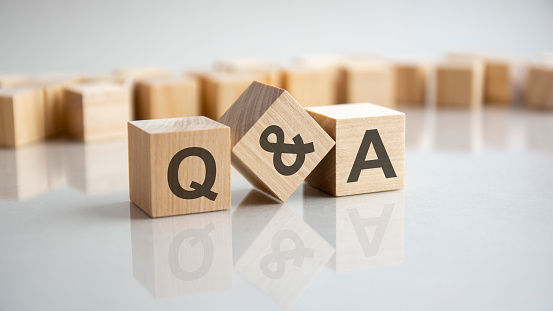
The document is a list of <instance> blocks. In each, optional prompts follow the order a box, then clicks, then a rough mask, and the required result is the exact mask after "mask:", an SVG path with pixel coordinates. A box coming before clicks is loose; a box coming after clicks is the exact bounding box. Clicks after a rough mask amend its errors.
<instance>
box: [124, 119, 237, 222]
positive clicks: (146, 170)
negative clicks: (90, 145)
mask: <svg viewBox="0 0 553 311" xmlns="http://www.w3.org/2000/svg"><path fill="white" fill-rule="evenodd" d="M128 130H129V181H130V199H131V201H132V202H134V203H135V204H136V205H138V206H139V207H140V208H141V209H143V210H144V211H145V212H146V213H148V215H150V216H152V217H162V216H172V215H179V214H190V213H199V212H208V211H216V210H224V209H229V208H230V149H231V147H230V128H229V127H227V126H225V125H222V124H220V123H218V122H215V121H213V120H210V119H208V118H205V117H188V118H173V119H158V120H144V121H132V122H129V123H128ZM189 147H201V148H204V149H206V150H208V151H209V152H210V153H211V154H212V156H213V158H214V159H215V163H216V179H215V183H214V185H213V187H212V188H211V190H212V191H214V192H216V193H217V197H216V199H215V200H214V201H212V200H209V199H208V198H206V197H203V196H202V197H199V198H196V199H182V198H180V197H178V196H176V195H175V194H174V193H173V192H172V191H171V189H170V187H169V183H168V179H167V174H168V172H167V171H168V168H169V163H170V161H171V159H172V158H173V157H174V156H175V154H177V152H179V151H181V150H183V149H186V148H189ZM205 175H206V167H205V165H204V162H203V160H202V159H200V158H199V157H196V156H191V157H188V158H185V159H184V160H183V161H182V163H181V164H180V166H179V170H178V176H179V178H178V179H179V182H180V184H181V186H182V187H183V188H184V189H188V190H190V191H192V190H191V189H190V187H189V185H190V183H191V182H193V181H195V182H197V183H200V184H202V181H203V180H204V178H205Z"/></svg>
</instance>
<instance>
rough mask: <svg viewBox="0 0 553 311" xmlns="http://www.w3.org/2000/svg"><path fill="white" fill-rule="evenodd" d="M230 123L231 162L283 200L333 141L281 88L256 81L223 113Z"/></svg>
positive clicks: (256, 183) (249, 177)
mask: <svg viewBox="0 0 553 311" xmlns="http://www.w3.org/2000/svg"><path fill="white" fill-rule="evenodd" d="M219 122H221V123H223V124H226V125H228V126H230V128H231V129H232V146H233V148H232V164H233V165H234V167H235V168H236V169H237V170H238V171H240V172H241V173H242V175H244V177H245V178H246V179H247V180H248V181H249V182H250V183H251V184H252V185H253V186H255V187H257V188H259V189H261V190H263V191H265V192H267V193H268V194H270V195H272V196H274V197H276V198H277V199H279V200H281V201H285V200H286V199H287V198H288V197H289V196H290V195H291V194H292V192H294V190H296V188H297V187H298V186H299V185H300V183H301V182H302V181H303V180H304V179H305V177H307V175H308V174H309V173H310V172H311V171H312V170H313V169H314V168H315V166H316V165H317V164H318V163H319V162H320V161H321V160H322V158H323V157H324V156H325V155H326V154H327V152H328V151H329V150H330V149H331V148H332V146H334V141H333V140H332V138H330V137H329V136H328V135H327V134H326V133H325V132H324V130H323V129H322V128H321V127H320V126H319V125H318V124H317V122H315V120H313V118H311V117H310V116H309V115H308V114H307V113H306V112H305V110H304V109H303V108H302V107H301V106H300V105H299V104H298V102H296V100H295V99H294V98H293V97H292V96H290V94H289V93H288V92H287V91H285V90H283V89H279V88H275V87H271V86H268V85H265V84H262V83H259V82H254V83H252V84H251V85H250V86H249V87H248V89H247V90H246V91H245V92H244V93H243V94H242V95H240V97H239V98H238V100H236V102H235V103H234V104H233V105H232V107H230V109H229V110H228V111H227V112H226V113H225V114H224V115H223V116H222V117H221V119H220V120H219Z"/></svg>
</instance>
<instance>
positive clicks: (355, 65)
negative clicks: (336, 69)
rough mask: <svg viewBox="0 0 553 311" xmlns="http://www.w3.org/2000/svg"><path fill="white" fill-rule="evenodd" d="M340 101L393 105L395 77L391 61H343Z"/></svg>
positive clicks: (394, 101)
mask: <svg viewBox="0 0 553 311" xmlns="http://www.w3.org/2000/svg"><path fill="white" fill-rule="evenodd" d="M342 77H343V79H344V84H345V85H344V89H343V92H344V95H343V96H341V97H342V98H343V101H342V103H366V102H369V103H373V104H377V105H381V106H385V107H394V106H395V103H396V100H395V77H394V69H393V66H392V64H391V63H389V62H387V61H382V60H350V61H347V62H344V65H343V72H342Z"/></svg>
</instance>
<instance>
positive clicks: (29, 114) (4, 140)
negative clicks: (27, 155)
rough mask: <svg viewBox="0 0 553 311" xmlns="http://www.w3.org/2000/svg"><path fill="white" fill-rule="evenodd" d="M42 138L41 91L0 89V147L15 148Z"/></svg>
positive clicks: (42, 112)
mask: <svg viewBox="0 0 553 311" xmlns="http://www.w3.org/2000/svg"><path fill="white" fill-rule="evenodd" d="M44 137H45V131H44V95H43V94H42V91H41V89H38V88H34V87H13V88H6V89H1V90H0V146H6V147H17V146H21V145H24V144H28V143H31V142H35V141H38V140H41V139H43V138H44Z"/></svg>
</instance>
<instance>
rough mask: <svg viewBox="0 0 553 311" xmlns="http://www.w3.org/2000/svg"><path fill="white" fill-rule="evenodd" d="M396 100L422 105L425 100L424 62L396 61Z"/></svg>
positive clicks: (425, 67) (425, 69)
mask: <svg viewBox="0 0 553 311" xmlns="http://www.w3.org/2000/svg"><path fill="white" fill-rule="evenodd" d="M394 71H395V77H396V86H395V87H396V89H395V91H396V96H395V98H396V102H397V103H398V104H414V105H424V104H425V102H426V73H427V65H426V64H424V63H396V64H395V65H394Z"/></svg>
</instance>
